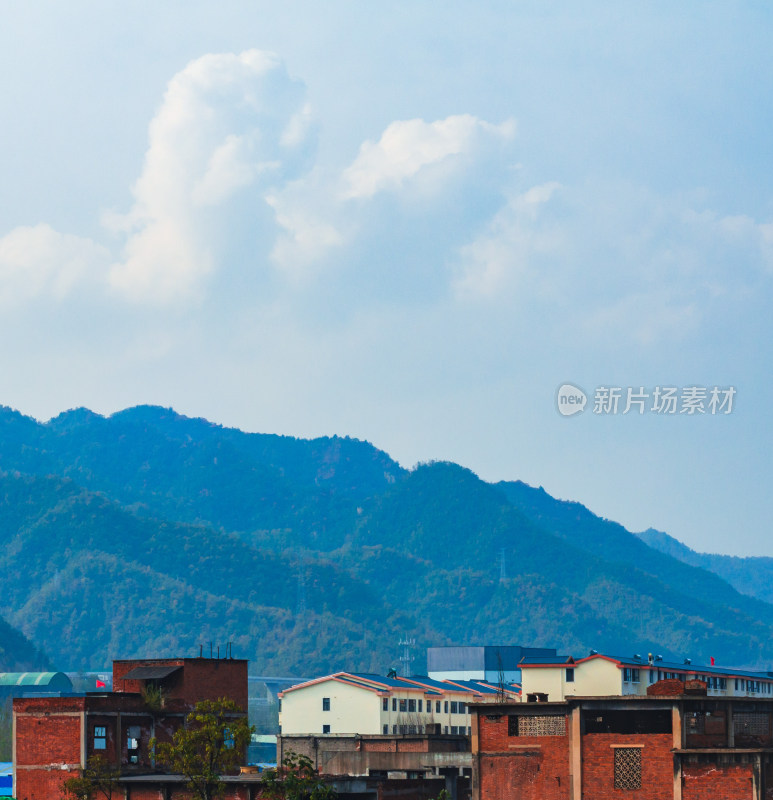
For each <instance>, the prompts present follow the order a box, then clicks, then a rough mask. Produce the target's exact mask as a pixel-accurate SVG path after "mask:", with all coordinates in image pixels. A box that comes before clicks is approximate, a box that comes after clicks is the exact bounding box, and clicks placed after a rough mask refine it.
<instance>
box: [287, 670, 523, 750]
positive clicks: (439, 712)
mask: <svg viewBox="0 0 773 800" xmlns="http://www.w3.org/2000/svg"><path fill="white" fill-rule="evenodd" d="M500 691H501V690H499V689H498V687H496V686H492V685H489V684H486V683H484V682H482V681H436V680H432V679H431V678H426V677H413V678H399V677H391V678H390V677H386V678H385V677H382V676H380V675H370V674H365V673H354V672H337V673H335V674H334V675H327V676H325V677H322V678H317V679H315V680H312V681H307V682H305V683H301V684H298V685H297V686H291V687H290V688H289V689H285V691H283V692H281V693H280V696H279V697H280V701H281V705H280V712H279V724H280V730H281V733H282V734H283V735H304V734H315V735H318V734H331V735H340V734H370V735H379V734H380V735H400V734H411V735H413V734H424V733H437V734H443V735H459V736H467V735H469V734H470V732H471V731H470V725H471V722H470V712H469V709H468V706H469V704H470V703H472V702H485V701H486V700H487V699H489V700H493V699H494V698H495V697H496V696H497V694H498V692H500ZM506 693H507V696H508V697H511V698H513V699H515V698H517V697H518V689H517V688H514V687H508V689H507V690H506Z"/></svg>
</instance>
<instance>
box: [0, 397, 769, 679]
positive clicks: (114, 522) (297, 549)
mask: <svg viewBox="0 0 773 800" xmlns="http://www.w3.org/2000/svg"><path fill="white" fill-rule="evenodd" d="M0 470H2V474H0V520H1V521H2V525H1V526H0V539H2V545H3V546H2V561H3V564H2V566H3V573H4V575H6V576H7V582H6V585H5V592H4V593H3V596H2V597H0V614H3V615H5V616H6V618H7V619H8V620H9V621H10V622H11V623H12V624H15V625H17V626H18V627H19V628H20V629H21V630H22V631H24V633H25V634H26V635H28V636H29V637H30V638H31V639H32V640H33V641H35V642H36V643H38V644H39V646H40V647H41V648H43V649H44V650H45V651H46V652H47V653H48V654H49V656H50V657H51V659H52V660H53V661H54V662H55V664H56V665H57V666H58V667H59V668H72V669H76V668H84V667H92V668H98V667H103V666H104V665H106V664H107V663H108V662H109V660H110V659H111V658H114V657H132V656H141V655H144V656H162V655H172V654H195V653H197V652H198V649H199V645H200V644H204V645H205V646H206V647H208V645H209V642H214V643H215V645H217V644H218V643H219V644H221V645H224V644H225V642H227V641H231V642H234V651H235V653H236V654H237V655H239V656H244V657H248V658H250V659H251V661H252V662H253V664H252V669H253V670H255V671H260V672H264V673H265V672H275V673H283V674H296V675H300V676H308V675H313V674H316V673H319V672H325V671H332V670H335V669H352V670H373V671H377V672H384V671H385V670H386V669H388V668H389V667H390V666H396V665H397V656H398V646H397V642H398V641H399V639H400V638H402V637H403V636H405V635H406V634H408V635H410V636H412V637H414V638H415V639H416V640H417V647H418V648H421V650H418V652H417V655H418V653H420V652H422V651H423V648H424V647H425V646H427V645H438V644H450V643H471V644H473V643H492V642H502V643H508V642H511V643H521V644H525V645H529V644H533V645H552V646H557V647H559V648H561V649H565V650H566V649H569V650H572V651H574V652H577V653H581V652H582V651H583V650H585V649H587V648H591V647H593V648H596V649H599V650H603V649H606V650H610V651H619V652H626V651H627V650H628V649H631V650H632V652H633V650H634V649H635V650H637V651H641V650H644V651H645V652H646V651H648V650H657V651H658V652H660V653H663V654H664V655H671V656H675V657H687V656H689V657H691V658H693V659H696V660H700V659H707V658H708V657H709V656H711V655H715V654H717V653H719V652H721V653H722V654H723V662H724V663H728V664H730V663H735V664H739V665H740V664H748V665H760V666H762V665H765V666H767V665H768V660H769V653H770V648H769V644H768V643H769V642H770V641H771V639H772V638H773V606H771V605H769V604H767V603H763V602H760V601H759V600H755V599H753V598H750V597H747V596H745V595H742V594H740V593H739V592H737V591H736V590H735V589H733V588H732V587H731V586H730V585H728V584H727V583H726V582H724V581H722V580H721V579H720V578H718V577H717V576H716V575H714V574H712V573H711V572H708V571H706V570H704V569H700V568H697V567H693V566H688V565H686V564H684V563H683V562H682V561H680V560H678V559H675V558H672V557H671V556H669V555H666V554H663V553H661V552H658V551H657V550H654V549H652V548H649V547H648V546H647V545H646V544H644V543H643V542H642V541H641V540H640V539H638V538H637V537H635V536H633V535H632V534H630V533H629V532H628V531H626V530H625V529H624V528H622V527H621V526H619V525H617V524H616V523H612V522H609V521H607V520H603V519H600V518H598V517H596V516H594V515H593V514H591V513H590V512H589V511H588V510H587V509H585V508H584V507H583V506H581V505H579V504H577V503H565V502H562V501H558V500H555V499H554V498H551V497H550V496H549V495H547V494H546V493H544V492H543V491H541V490H539V489H533V488H531V487H528V486H526V485H524V484H520V483H501V484H497V485H491V484H487V483H485V482H483V481H481V480H480V479H479V478H477V476H475V475H474V474H473V473H472V472H470V471H469V470H466V469H464V468H462V467H460V466H457V465H454V464H446V463H432V464H425V465H421V466H418V467H416V468H415V469H413V470H404V469H402V468H401V467H400V466H399V465H398V464H396V463H395V462H394V461H393V460H392V459H391V458H390V457H389V456H388V455H386V454H385V453H383V452H381V451H379V450H377V449H376V448H375V447H373V446H372V445H370V444H369V443H367V442H360V441H357V440H353V439H347V438H340V437H332V438H321V439H316V440H312V441H306V440H301V439H294V438H292V437H280V436H272V435H266V434H247V433H243V432H241V431H236V430H231V429H226V428H222V427H220V426H217V425H213V424H211V423H209V422H207V421H205V420H200V419H188V418H186V417H182V416H180V415H177V414H175V413H174V412H173V411H171V410H169V409H161V408H155V407H149V406H145V407H138V408H133V409H127V410H126V411H123V412H120V413H118V414H115V415H113V416H111V417H108V418H104V417H101V416H99V415H96V414H93V413H91V412H89V411H87V410H84V409H78V410H75V411H70V412H67V413H65V414H61V415H60V416H58V417H56V418H55V419H53V420H51V421H50V422H48V423H45V424H41V423H38V422H36V421H35V420H32V419H30V418H28V417H24V416H22V415H21V414H18V413H17V412H14V411H11V410H9V409H3V410H0ZM503 554H504V559H505V571H506V575H505V577H504V578H501V576H500V571H501V569H500V567H501V558H502V555H503ZM415 668H416V669H417V670H419V671H420V670H422V669H423V664H422V663H421V661H420V660H417V662H416V664H415Z"/></svg>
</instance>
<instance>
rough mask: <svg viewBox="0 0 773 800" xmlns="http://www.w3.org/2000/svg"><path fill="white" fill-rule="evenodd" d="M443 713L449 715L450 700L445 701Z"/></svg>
mask: <svg viewBox="0 0 773 800" xmlns="http://www.w3.org/2000/svg"><path fill="white" fill-rule="evenodd" d="M443 713H444V714H447V713H448V700H445V701H444V702H443Z"/></svg>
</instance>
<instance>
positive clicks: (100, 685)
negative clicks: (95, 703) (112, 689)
mask: <svg viewBox="0 0 773 800" xmlns="http://www.w3.org/2000/svg"><path fill="white" fill-rule="evenodd" d="M97 689H107V684H106V683H105V682H104V681H101V680H99V678H97Z"/></svg>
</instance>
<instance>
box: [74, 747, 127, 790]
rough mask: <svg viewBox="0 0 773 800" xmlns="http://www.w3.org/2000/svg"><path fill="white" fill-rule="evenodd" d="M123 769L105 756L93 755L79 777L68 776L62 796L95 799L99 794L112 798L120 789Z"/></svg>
mask: <svg viewBox="0 0 773 800" xmlns="http://www.w3.org/2000/svg"><path fill="white" fill-rule="evenodd" d="M120 775H121V771H120V769H119V768H118V766H117V765H115V764H111V763H110V762H109V761H108V760H107V759H106V758H105V757H104V756H101V755H100V756H91V758H89V760H88V761H87V762H86V767H85V768H84V770H83V771H82V773H81V774H80V776H78V777H77V778H68V779H67V780H66V781H65V782H64V783H63V784H62V797H64V798H66V800H94V798H96V797H97V796H99V795H102V797H105V798H107V800H111V798H112V796H113V792H114V791H116V790H117V789H118V778H119V777H120Z"/></svg>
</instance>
